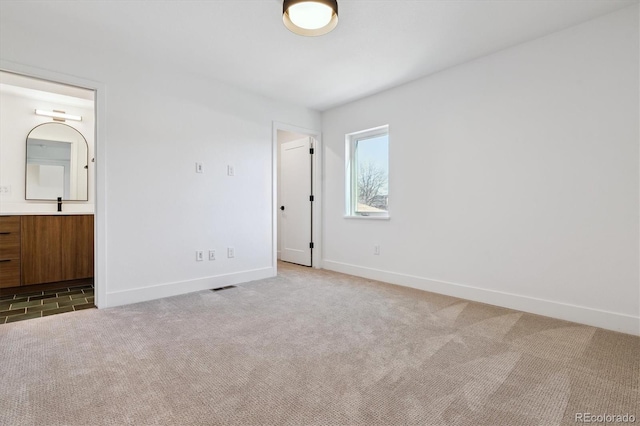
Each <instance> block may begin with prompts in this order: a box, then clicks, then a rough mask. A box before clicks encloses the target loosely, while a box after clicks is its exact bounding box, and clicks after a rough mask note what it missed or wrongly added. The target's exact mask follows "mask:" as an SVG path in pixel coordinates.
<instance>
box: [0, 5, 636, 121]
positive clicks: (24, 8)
mask: <svg viewBox="0 0 640 426" xmlns="http://www.w3.org/2000/svg"><path fill="white" fill-rule="evenodd" d="M638 1H639V0H423V1H420V0H414V1H403V0H390V1H384V0H370V1H369V0H339V8H340V10H339V12H340V14H339V15H340V22H339V24H338V27H337V28H336V29H335V30H334V31H333V32H331V33H329V34H328V35H325V36H322V37H315V38H307V37H301V36H297V35H295V34H293V33H291V32H289V31H288V30H287V29H286V28H285V27H284V25H283V24H282V17H281V13H282V6H281V5H282V2H281V1H280V0H209V1H126V2H125V1H100V0H94V1H84V2H75V1H62V0H60V1H31V2H25V1H13V0H2V1H1V2H0V24H3V25H4V24H7V23H9V24H11V25H20V26H21V27H22V28H23V29H24V31H31V32H35V33H37V34H42V35H43V36H45V35H47V36H48V37H50V38H51V39H55V40H56V41H57V42H60V41H63V40H69V41H72V42H73V43H77V44H82V45H85V46H92V47H93V48H94V49H100V50H106V51H109V52H121V53H122V54H124V55H127V56H134V57H137V58H139V59H140V60H142V61H149V62H154V63H158V64H166V65H167V66H171V67H180V68H181V69H182V70H183V71H184V72H185V73H194V74H199V75H203V76H207V77H208V78H213V79H216V80H220V81H224V82H227V83H230V84H233V85H235V86H239V87H244V88H246V89H248V90H250V91H253V92H257V93H259V94H262V95H264V96H267V97H271V98H275V99H280V100H283V101H287V102H291V103H295V104H298V105H304V106H307V107H310V108H314V109H317V110H320V111H322V110H326V109H328V108H331V107H333V106H337V105H340V104H343V103H345V102H349V101H352V100H355V99H358V98H362V97H365V96H368V95H371V94H373V93H376V92H379V91H381V90H384V89H387V88H391V87H394V86H397V85H400V84H403V83H406V82H408V81H411V80H415V79H417V78H420V77H422V76H425V75H429V74H432V73H435V72H438V71H440V70H442V69H445V68H448V67H451V66H454V65H457V64H460V63H463V62H467V61H470V60H473V59H474V58H477V57H480V56H483V55H487V54H490V53H492V52H495V51H498V50H501V49H504V48H507V47H510V46H514V45H516V44H519V43H523V42H526V41H528V40H532V39H535V38H538V37H541V36H544V35H546V34H550V33H552V32H555V31H558V30H561V29H564V28H567V27H570V26H572V25H576V24H579V23H582V22H585V21H587V20H590V19H593V18H595V17H597V16H600V15H603V14H606V13H610V12H612V11H614V10H617V9H620V8H623V7H628V6H630V5H632V4H637V3H638ZM79 35H81V36H79ZM39 65H40V66H43V67H45V68H46V66H44V65H43V64H39Z"/></svg>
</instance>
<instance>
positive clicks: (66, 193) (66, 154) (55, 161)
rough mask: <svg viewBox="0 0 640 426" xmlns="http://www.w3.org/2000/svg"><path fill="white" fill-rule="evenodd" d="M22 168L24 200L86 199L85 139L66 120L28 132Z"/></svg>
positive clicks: (87, 159) (87, 158)
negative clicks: (23, 169)
mask: <svg viewBox="0 0 640 426" xmlns="http://www.w3.org/2000/svg"><path fill="white" fill-rule="evenodd" d="M25 170H26V172H25V180H26V191H25V199H27V200H54V201H56V200H57V199H58V197H62V200H64V201H87V200H88V186H89V184H88V182H89V173H88V172H89V155H88V145H87V140H86V139H85V137H84V136H83V135H82V133H80V132H79V131H77V130H76V129H74V128H73V127H71V126H69V125H67V124H63V123H44V124H40V125H39V126H36V127H34V128H33V129H32V130H31V131H30V132H29V134H28V135H27V149H26V167H25Z"/></svg>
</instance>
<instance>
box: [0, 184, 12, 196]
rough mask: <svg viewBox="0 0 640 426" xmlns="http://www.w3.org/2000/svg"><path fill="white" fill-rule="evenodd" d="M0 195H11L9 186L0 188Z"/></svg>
mask: <svg viewBox="0 0 640 426" xmlns="http://www.w3.org/2000/svg"><path fill="white" fill-rule="evenodd" d="M0 194H11V185H4V186H0Z"/></svg>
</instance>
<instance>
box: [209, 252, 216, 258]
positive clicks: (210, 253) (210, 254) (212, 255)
mask: <svg viewBox="0 0 640 426" xmlns="http://www.w3.org/2000/svg"><path fill="white" fill-rule="evenodd" d="M209 260H216V251H215V250H209Z"/></svg>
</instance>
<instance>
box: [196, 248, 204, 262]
mask: <svg viewBox="0 0 640 426" xmlns="http://www.w3.org/2000/svg"><path fill="white" fill-rule="evenodd" d="M203 260H204V252H203V251H202V250H197V251H196V262H202V261H203Z"/></svg>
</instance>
